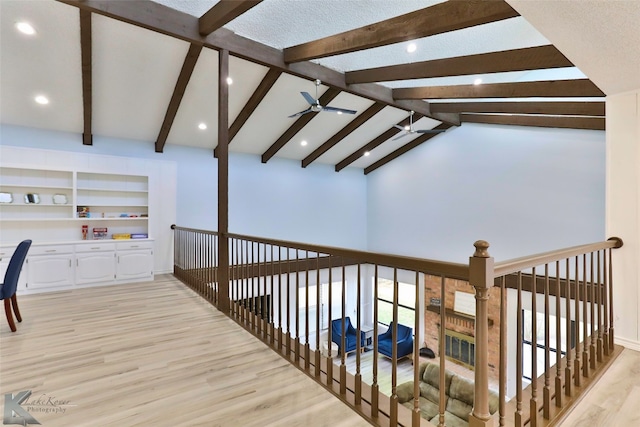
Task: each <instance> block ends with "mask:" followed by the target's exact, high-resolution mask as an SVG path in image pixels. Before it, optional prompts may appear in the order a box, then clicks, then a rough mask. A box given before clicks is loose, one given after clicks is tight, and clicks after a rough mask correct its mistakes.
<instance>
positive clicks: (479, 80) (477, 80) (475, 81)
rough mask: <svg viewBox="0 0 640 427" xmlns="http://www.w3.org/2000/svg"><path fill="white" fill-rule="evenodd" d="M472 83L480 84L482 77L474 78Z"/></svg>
mask: <svg viewBox="0 0 640 427" xmlns="http://www.w3.org/2000/svg"><path fill="white" fill-rule="evenodd" d="M473 84H474V85H476V86H477V85H479V84H482V79H475V80H474V81H473Z"/></svg>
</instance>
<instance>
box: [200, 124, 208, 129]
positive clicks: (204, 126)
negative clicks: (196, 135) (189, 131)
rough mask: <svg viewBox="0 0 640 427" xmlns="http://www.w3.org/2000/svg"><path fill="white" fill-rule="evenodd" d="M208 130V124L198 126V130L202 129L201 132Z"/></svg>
mask: <svg viewBox="0 0 640 427" xmlns="http://www.w3.org/2000/svg"><path fill="white" fill-rule="evenodd" d="M206 128H207V124H206V123H200V124H199V125H198V129H200V130H205V129H206Z"/></svg>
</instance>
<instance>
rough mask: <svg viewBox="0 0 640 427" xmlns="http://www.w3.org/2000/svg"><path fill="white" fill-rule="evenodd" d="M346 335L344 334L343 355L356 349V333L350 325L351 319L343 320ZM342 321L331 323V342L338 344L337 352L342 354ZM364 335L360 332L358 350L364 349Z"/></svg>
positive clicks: (336, 320)
mask: <svg viewBox="0 0 640 427" xmlns="http://www.w3.org/2000/svg"><path fill="white" fill-rule="evenodd" d="M344 324H345V327H346V331H347V332H346V333H345V334H344V352H345V354H347V353H349V352H352V351H354V350H355V349H356V348H357V347H358V338H357V337H358V331H357V330H356V328H354V327H353V325H352V324H351V319H350V318H349V317H346V318H345V319H344ZM342 335H343V334H342V319H335V320H332V321H331V341H333V342H334V343H336V344H338V351H339V352H340V354H342V348H341V346H342ZM364 342H365V334H364V332H362V331H360V348H362V349H364Z"/></svg>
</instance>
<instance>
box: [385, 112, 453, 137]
mask: <svg viewBox="0 0 640 427" xmlns="http://www.w3.org/2000/svg"><path fill="white" fill-rule="evenodd" d="M414 113H415V111H411V112H410V114H409V126H404V127H402V126H400V125H393V127H394V128H397V129H400V130H401V131H403V133H401V134H400V135H399V136H396V137H395V138H393V139H392V141H395V140H396V139H400V138H402V137H404V136H407V135H411V134H414V133H441V132H444V131H446V129H414V128H413V114H414Z"/></svg>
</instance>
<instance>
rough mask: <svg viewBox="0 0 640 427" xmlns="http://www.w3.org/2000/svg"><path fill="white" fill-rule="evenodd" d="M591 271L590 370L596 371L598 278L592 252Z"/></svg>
mask: <svg viewBox="0 0 640 427" xmlns="http://www.w3.org/2000/svg"><path fill="white" fill-rule="evenodd" d="M590 270H591V274H590V278H591V287H590V288H589V300H590V301H589V308H590V310H591V311H590V313H591V314H590V316H589V323H590V324H591V327H590V330H591V331H590V334H591V340H590V341H591V345H590V346H589V362H590V364H589V366H590V368H591V369H592V370H593V369H596V338H597V336H596V304H595V298H596V292H595V290H596V286H597V285H596V276H595V265H594V255H593V252H591V264H590Z"/></svg>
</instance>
